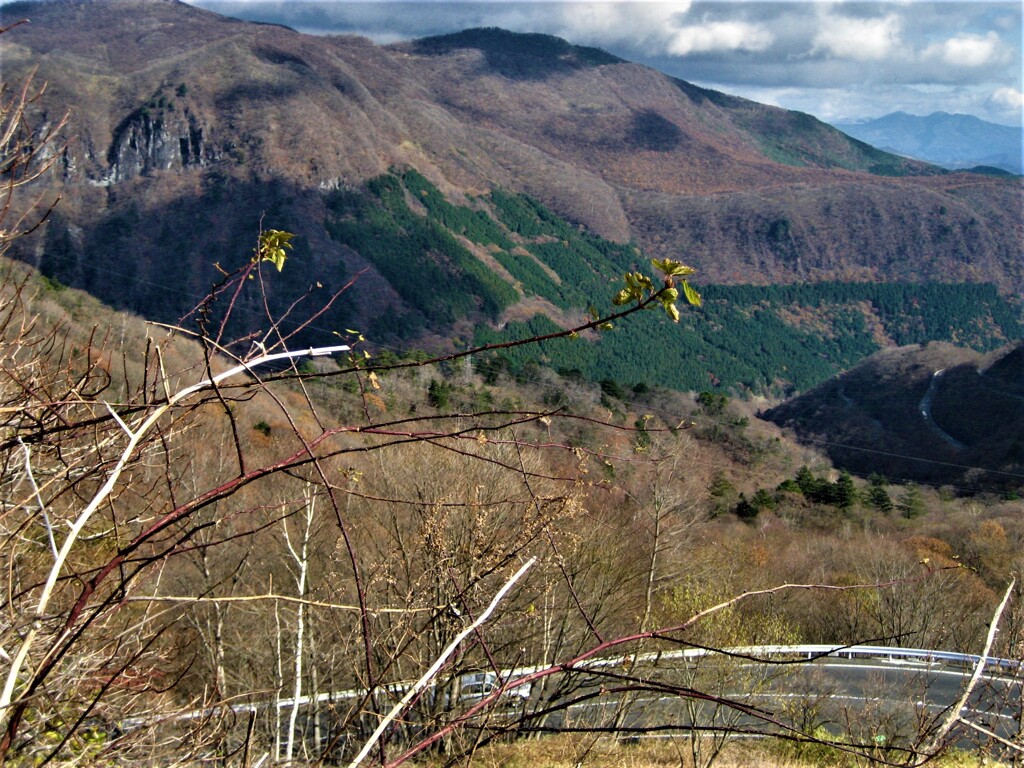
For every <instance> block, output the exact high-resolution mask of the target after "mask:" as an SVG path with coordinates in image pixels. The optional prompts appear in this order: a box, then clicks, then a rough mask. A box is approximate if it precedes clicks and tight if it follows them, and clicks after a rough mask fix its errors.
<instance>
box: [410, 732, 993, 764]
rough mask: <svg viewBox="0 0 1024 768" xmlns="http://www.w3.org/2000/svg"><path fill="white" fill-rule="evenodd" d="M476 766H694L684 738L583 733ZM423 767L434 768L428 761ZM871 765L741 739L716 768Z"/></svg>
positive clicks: (964, 757) (476, 758)
mask: <svg viewBox="0 0 1024 768" xmlns="http://www.w3.org/2000/svg"><path fill="white" fill-rule="evenodd" d="M463 764H464V765H467V766H473V768H577V766H586V767H587V768H668V767H669V766H672V767H673V768H693V761H692V760H691V758H690V757H689V755H688V749H687V744H686V740H685V737H680V738H679V739H645V740H641V741H639V742H636V743H629V742H625V741H620V740H617V739H612V738H607V737H600V738H595V737H592V736H582V735H562V736H551V737H547V738H543V739H538V740H535V741H516V742H513V743H509V744H495V745H491V746H488V747H485V748H483V749H481V750H479V751H478V752H477V753H476V754H474V755H473V757H472V758H467V760H466V761H465V762H464V763H463ZM421 765H423V766H430V765H432V763H431V762H429V761H425V762H423V763H422V764H421ZM853 765H857V766H868V765H871V763H870V762H868V761H866V760H864V759H856V758H850V757H847V758H845V759H844V758H843V757H842V756H840V755H837V756H836V758H835V759H834V761H823V758H821V757H820V756H817V757H814V758H806V759H804V758H796V757H787V756H785V755H783V754H780V749H779V745H778V744H777V743H774V742H770V741H767V742H766V741H737V742H734V743H732V744H729V745H726V748H725V750H724V751H723V753H722V754H721V755H720V757H719V758H718V760H716V761H715V762H714V768H847V766H853ZM929 765H931V766H933V767H934V768H980V766H982V765H984V766H987V767H988V768H998V767H999V766H1000V765H1002V764H1001V763H997V762H993V761H992V760H991V759H985V760H983V759H982V758H981V756H980V755H974V754H965V753H953V754H950V755H947V756H945V757H943V758H941V759H939V760H937V761H935V762H933V763H929Z"/></svg>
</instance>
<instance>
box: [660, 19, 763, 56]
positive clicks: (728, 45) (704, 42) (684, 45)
mask: <svg viewBox="0 0 1024 768" xmlns="http://www.w3.org/2000/svg"><path fill="white" fill-rule="evenodd" d="M774 39H775V38H774V36H773V35H772V34H771V33H770V32H769V31H768V30H766V29H764V28H763V27H760V26H758V25H756V24H748V23H747V22H745V21H712V22H706V23H704V24H700V25H697V26H692V27H683V28H681V29H677V30H676V31H675V32H674V33H673V34H672V40H671V41H670V42H669V44H668V47H667V49H666V52H667V53H670V54H673V55H674V56H686V55H687V54H690V53H706V52H709V51H763V50H766V49H767V48H768V47H769V46H770V45H771V44H772V42H773V41H774Z"/></svg>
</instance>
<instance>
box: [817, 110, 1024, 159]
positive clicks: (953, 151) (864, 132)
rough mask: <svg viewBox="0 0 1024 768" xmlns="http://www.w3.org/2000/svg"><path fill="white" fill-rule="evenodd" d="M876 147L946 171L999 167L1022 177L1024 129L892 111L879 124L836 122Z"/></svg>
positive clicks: (940, 114)
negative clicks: (937, 166)
mask: <svg viewBox="0 0 1024 768" xmlns="http://www.w3.org/2000/svg"><path fill="white" fill-rule="evenodd" d="M834 125H835V127H836V128H838V129H839V130H841V131H842V132H843V133H846V134H848V135H850V136H853V137H854V138H856V139H860V140H861V141H865V142H867V143H868V144H871V145H872V146H875V147H878V148H879V149H884V150H885V151H886V152H894V153H896V154H899V155H905V156H907V157H913V158H916V159H918V160H925V161H927V162H929V163H935V164H936V165H941V166H942V167H943V168H952V169H957V168H976V167H982V168H984V167H989V168H999V169H1002V170H1004V171H1007V172H1009V173H1014V174H1017V175H1020V174H1022V173H1024V162H1022V152H1024V130H1022V129H1021V128H1019V127H1017V128H1015V127H1012V126H1008V125H999V124H997V123H990V122H986V121H985V120H981V119H979V118H977V117H973V116H972V115H951V114H949V113H948V112H934V113H932V114H930V115H928V116H926V117H918V116H916V115H908V114H907V113H906V112H893V113H892V114H889V115H885V116H884V117H879V118H877V119H875V120H867V121H863V122H854V123H835V124H834Z"/></svg>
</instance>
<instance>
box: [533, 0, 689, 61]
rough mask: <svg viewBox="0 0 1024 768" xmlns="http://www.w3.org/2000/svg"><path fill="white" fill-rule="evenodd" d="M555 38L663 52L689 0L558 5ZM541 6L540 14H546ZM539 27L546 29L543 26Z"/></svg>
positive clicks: (687, 9)
mask: <svg viewBox="0 0 1024 768" xmlns="http://www.w3.org/2000/svg"><path fill="white" fill-rule="evenodd" d="M556 7H557V8H559V9H560V12H561V13H560V15H561V20H560V28H559V29H557V30H554V31H555V33H556V34H559V35H560V36H562V37H566V38H568V39H571V40H572V41H573V42H586V43H590V44H593V45H608V44H619V45H630V46H636V47H646V48H648V49H651V50H655V51H664V50H665V46H666V45H667V43H668V41H669V40H670V38H671V34H672V30H673V29H674V28H675V27H677V26H678V22H677V19H678V18H679V17H681V16H683V15H685V14H686V12H687V11H689V10H690V2H689V0H683V1H682V2H672V3H631V2H618V3H616V2H612V3H609V2H596V3H559V4H558V5H557V6H556ZM546 8H547V6H546V5H545V6H541V7H540V9H538V14H539V15H541V14H544V13H546V12H547V11H546ZM538 26H543V23H540V24H539V25H538Z"/></svg>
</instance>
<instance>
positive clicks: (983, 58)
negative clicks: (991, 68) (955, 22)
mask: <svg viewBox="0 0 1024 768" xmlns="http://www.w3.org/2000/svg"><path fill="white" fill-rule="evenodd" d="M999 43H1000V41H999V35H997V34H996V33H995V32H989V33H988V34H987V35H985V36H984V37H982V36H981V35H961V36H960V37H952V38H950V39H949V40H945V41H943V42H941V43H933V44H932V45H929V46H928V47H927V48H926V49H925V51H924V56H925V58H934V59H940V60H941V61H943V62H945V63H946V64H949V65H950V66H954V67H981V66H984V65H985V64H990V63H992V62H993V61H995V60H996V59H997V58H999V54H1000V45H999Z"/></svg>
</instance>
